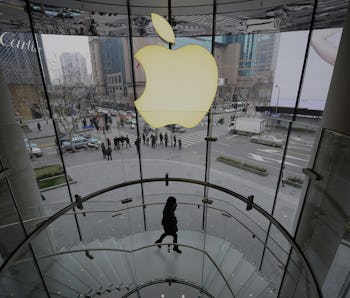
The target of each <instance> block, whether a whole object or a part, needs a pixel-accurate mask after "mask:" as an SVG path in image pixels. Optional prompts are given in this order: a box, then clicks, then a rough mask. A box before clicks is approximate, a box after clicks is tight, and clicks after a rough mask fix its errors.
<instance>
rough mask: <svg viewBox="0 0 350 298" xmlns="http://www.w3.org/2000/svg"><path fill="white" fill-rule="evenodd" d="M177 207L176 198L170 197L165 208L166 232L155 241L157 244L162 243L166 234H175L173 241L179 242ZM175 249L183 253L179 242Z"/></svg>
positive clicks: (163, 220) (164, 222)
mask: <svg viewBox="0 0 350 298" xmlns="http://www.w3.org/2000/svg"><path fill="white" fill-rule="evenodd" d="M176 207H177V204H176V199H175V198H174V197H169V198H168V200H167V202H166V204H165V206H164V209H163V219H162V225H163V228H164V233H163V234H162V235H161V236H160V238H159V239H158V240H157V241H156V242H155V244H159V243H162V241H163V239H164V238H165V237H166V236H173V238H174V240H173V243H177V231H178V229H177V219H176V216H175V209H176ZM158 247H159V248H160V247H161V246H160V245H158ZM173 251H175V252H177V253H179V254H180V253H182V251H181V250H180V249H179V247H178V245H177V244H175V245H174V247H173Z"/></svg>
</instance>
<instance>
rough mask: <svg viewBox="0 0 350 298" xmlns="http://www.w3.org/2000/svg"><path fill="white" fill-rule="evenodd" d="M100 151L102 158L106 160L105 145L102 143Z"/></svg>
mask: <svg viewBox="0 0 350 298" xmlns="http://www.w3.org/2000/svg"><path fill="white" fill-rule="evenodd" d="M101 150H102V155H103V158H104V159H106V155H107V150H106V146H105V143H102V145H101Z"/></svg>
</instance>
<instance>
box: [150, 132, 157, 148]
mask: <svg viewBox="0 0 350 298" xmlns="http://www.w3.org/2000/svg"><path fill="white" fill-rule="evenodd" d="M151 145H152V148H156V137H155V135H154V134H152V135H151Z"/></svg>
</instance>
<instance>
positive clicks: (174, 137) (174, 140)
mask: <svg viewBox="0 0 350 298" xmlns="http://www.w3.org/2000/svg"><path fill="white" fill-rule="evenodd" d="M174 147H176V135H175V134H174Z"/></svg>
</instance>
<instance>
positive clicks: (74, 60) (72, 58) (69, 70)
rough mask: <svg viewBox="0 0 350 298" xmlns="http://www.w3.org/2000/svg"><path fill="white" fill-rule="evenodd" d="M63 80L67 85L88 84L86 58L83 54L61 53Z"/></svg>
mask: <svg viewBox="0 0 350 298" xmlns="http://www.w3.org/2000/svg"><path fill="white" fill-rule="evenodd" d="M60 63H61V70H62V80H63V84H64V85H65V86H83V85H88V82H89V80H88V74H87V68H86V60H85V58H84V57H83V55H82V54H80V53H78V52H76V53H63V54H61V55H60Z"/></svg>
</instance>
